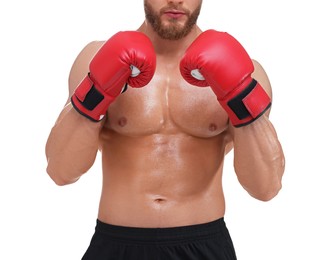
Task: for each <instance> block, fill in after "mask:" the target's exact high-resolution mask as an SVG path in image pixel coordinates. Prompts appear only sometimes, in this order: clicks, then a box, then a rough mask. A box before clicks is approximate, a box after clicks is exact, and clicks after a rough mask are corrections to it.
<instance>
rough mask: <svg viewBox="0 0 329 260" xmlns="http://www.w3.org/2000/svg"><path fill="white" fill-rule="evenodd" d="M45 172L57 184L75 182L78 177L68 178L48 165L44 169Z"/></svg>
mask: <svg viewBox="0 0 329 260" xmlns="http://www.w3.org/2000/svg"><path fill="white" fill-rule="evenodd" d="M46 171H47V174H48V175H49V177H50V178H51V179H52V180H53V182H54V183H55V184H56V185H57V186H65V185H69V184H72V183H74V182H76V181H77V180H78V179H79V178H74V179H70V178H68V177H65V175H64V174H61V171H59V170H55V169H53V168H51V167H50V166H49V165H48V167H47V169H46Z"/></svg>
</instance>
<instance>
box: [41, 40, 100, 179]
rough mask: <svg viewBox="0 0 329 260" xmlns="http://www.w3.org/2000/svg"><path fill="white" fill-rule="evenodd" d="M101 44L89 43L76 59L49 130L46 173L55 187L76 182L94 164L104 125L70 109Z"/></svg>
mask: <svg viewBox="0 0 329 260" xmlns="http://www.w3.org/2000/svg"><path fill="white" fill-rule="evenodd" d="M102 44H103V42H91V43H89V44H88V45H87V46H86V47H85V48H84V49H83V50H82V51H81V52H80V54H79V55H78V56H77V58H76V60H75V61H74V63H73V66H72V68H71V71H70V74H69V98H68V101H67V103H66V105H65V107H64V108H63V110H62V111H61V113H60V115H59V116H58V118H57V120H56V123H55V125H54V126H53V127H52V129H51V131H50V134H49V137H48V140H47V143H46V157H47V163H48V165H47V173H48V174H49V176H50V177H51V178H52V179H53V181H54V182H55V183H56V184H58V185H65V184H70V183H73V182H75V181H77V180H78V179H79V178H80V177H81V175H82V174H84V173H85V172H87V171H88V170H89V169H90V167H91V166H92V165H93V163H94V161H95V158H96V155H97V151H98V147H99V133H100V130H101V128H102V125H103V122H97V123H96V122H91V121H90V120H88V119H87V118H85V117H83V116H81V115H80V114H79V113H78V112H77V111H76V110H75V109H74V108H73V106H72V104H71V102H70V98H71V96H72V94H73V93H74V90H75V88H76V87H77V86H78V84H79V83H80V82H81V81H82V79H83V78H84V77H85V76H86V75H87V73H88V72H89V63H90V60H91V59H92V57H93V56H94V55H95V53H96V52H97V50H98V49H99V48H100V47H101V46H102Z"/></svg>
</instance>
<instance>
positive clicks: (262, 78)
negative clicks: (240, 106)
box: [252, 60, 272, 97]
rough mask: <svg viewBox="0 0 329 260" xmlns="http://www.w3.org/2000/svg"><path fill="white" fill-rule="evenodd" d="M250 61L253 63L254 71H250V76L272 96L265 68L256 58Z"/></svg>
mask: <svg viewBox="0 0 329 260" xmlns="http://www.w3.org/2000/svg"><path fill="white" fill-rule="evenodd" d="M252 62H253V64H254V72H253V73H252V77H253V78H254V79H256V80H257V81H258V83H259V84H260V85H261V86H262V87H263V88H264V90H265V91H266V92H267V94H268V95H269V96H270V97H272V87H271V83H270V80H269V78H268V76H267V73H266V71H265V69H264V68H263V66H262V65H261V64H260V63H259V62H258V61H257V60H252Z"/></svg>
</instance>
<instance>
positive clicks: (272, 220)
mask: <svg viewBox="0 0 329 260" xmlns="http://www.w3.org/2000/svg"><path fill="white" fill-rule="evenodd" d="M65 2H66V3H64V1H63V2H62V1H41V0H30V1H23V0H16V1H14V0H13V1H5V2H4V3H2V4H1V10H0V26H1V32H0V35H1V40H0V45H1V48H0V73H1V80H0V84H1V92H0V95H1V96H0V100H1V102H0V111H1V119H0V124H1V128H0V129H1V130H0V131H1V135H0V149H1V157H0V160H1V162H0V202H1V203H0V211H1V213H0V248H1V249H0V259H6V260H9V259H10V260H11V259H15V260H16V259H33V260H45V259H47V260H52V259H54V260H55V259H56V260H57V259H62V260H74V259H80V258H81V256H82V254H83V253H84V251H85V250H86V248H87V246H88V244H89V242H90V239H91V236H92V234H93V231H94V225H95V221H96V217H97V208H98V199H99V194H100V185H101V174H100V161H99V159H97V161H96V164H95V166H94V167H93V168H92V169H91V170H90V172H89V173H88V174H87V175H85V176H84V177H83V178H82V179H80V180H79V182H77V183H75V184H74V185H69V186H65V187H58V186H56V185H55V184H54V183H53V182H52V181H51V180H50V178H49V177H48V176H47V174H46V172H45V168H46V158H45V155H44V147H45V143H46V140H47V137H48V134H49V131H50V129H51V127H52V125H53V123H54V121H55V119H56V118H57V115H58V114H59V112H60V110H61V109H62V107H63V105H64V103H65V101H66V98H67V94H68V92H67V77H68V72H69V69H70V67H71V65H72V62H73V60H74V58H75V57H76V55H77V54H78V53H79V52H80V50H81V49H82V48H83V47H84V46H85V45H86V44H87V43H88V42H89V41H92V40H104V39H107V38H108V37H110V36H111V35H112V34H114V33H115V32H117V31H119V30H127V29H132V30H134V29H136V28H137V27H138V26H139V25H140V24H141V23H142V21H143V19H144V10H143V1H142V0H139V1H137V0H121V1H109V0H107V1H104V0H93V1H91V0H89V1H87V0H80V1H76V0H71V1H65ZM325 2H326V1H322V0H313V1H310V0H309V1H304V0H300V1H293V0H292V1H286V0H285V1H284V0H277V1H261V0H251V1H245V0H235V1H218V0H205V1H204V3H203V9H202V13H201V15H200V18H199V25H200V26H201V28H202V29H209V28H213V29H217V30H222V31H228V32H230V33H231V34H233V35H234V36H235V37H236V38H238V39H239V40H240V42H241V43H242V44H243V45H244V46H245V48H246V49H247V50H248V52H249V54H250V55H251V56H252V58H254V59H256V60H258V61H259V62H260V63H261V64H262V65H263V66H264V68H265V70H266V71H267V73H268V76H269V78H270V80H271V83H272V87H273V92H274V96H273V106H272V114H271V119H272V122H273V123H274V125H275V127H276V130H277V133H278V135H279V138H280V140H281V143H282V146H283V148H284V151H285V155H286V171H285V176H284V179H283V189H282V191H281V192H280V194H279V195H278V196H277V197H276V198H275V199H273V200H272V201H270V202H266V203H264V202H260V201H257V200H255V199H253V198H251V197H250V196H249V195H247V193H246V192H245V191H244V190H243V189H242V188H241V187H240V186H239V185H238V183H237V180H236V177H235V176H234V173H233V169H232V157H231V156H229V157H228V158H227V162H226V165H225V174H224V189H225V192H226V199H227V214H226V222H227V225H228V227H229V229H230V232H231V235H232V238H233V240H234V243H235V247H236V251H237V254H238V258H239V260H265V259H266V260H272V259H273V260H274V259H275V260H277V259H282V260H286V259H287V260H288V259H289V260H290V259H298V260H304V259H305V260H306V259H317V260H318V259H319V260H320V259H321V260H322V259H324V260H328V259H329V252H328V249H327V247H328V245H329V238H328V234H329V224H328V219H329V214H328V199H329V188H328V186H329V185H328V178H327V175H328V174H329V169H328V164H327V161H328V155H329V152H328V145H329V141H328V130H329V129H328V126H327V125H328V112H329V111H328V89H327V87H328V70H329V66H328V60H329V52H328V46H329V41H328V27H327V24H328V23H329V19H328V16H327V10H328V9H327V8H326V7H325Z"/></svg>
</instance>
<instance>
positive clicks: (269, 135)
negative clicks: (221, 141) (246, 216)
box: [233, 115, 285, 201]
mask: <svg viewBox="0 0 329 260" xmlns="http://www.w3.org/2000/svg"><path fill="white" fill-rule="evenodd" d="M233 133H234V134H233V135H234V137H233V138H234V167H235V171H236V174H237V176H238V179H239V182H240V183H241V185H242V186H243V187H244V188H245V189H246V190H247V191H248V192H249V194H250V195H252V196H253V197H255V198H257V199H260V200H264V201H266V200H270V199H272V198H273V197H274V196H275V195H276V194H277V193H278V192H279V190H280V189H281V180H282V175H283V172H284V167H285V160H284V154H283V151H282V147H281V144H280V142H279V140H278V137H277V134H276V132H275V129H274V128H273V126H272V124H271V122H270V121H269V119H268V117H267V116H266V115H264V116H262V117H260V118H259V119H258V120H256V121H255V122H253V123H252V124H249V125H247V126H244V127H241V128H234V130H233Z"/></svg>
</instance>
